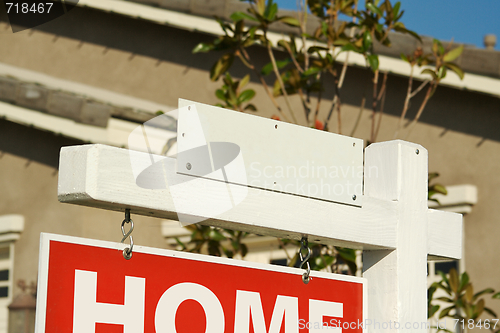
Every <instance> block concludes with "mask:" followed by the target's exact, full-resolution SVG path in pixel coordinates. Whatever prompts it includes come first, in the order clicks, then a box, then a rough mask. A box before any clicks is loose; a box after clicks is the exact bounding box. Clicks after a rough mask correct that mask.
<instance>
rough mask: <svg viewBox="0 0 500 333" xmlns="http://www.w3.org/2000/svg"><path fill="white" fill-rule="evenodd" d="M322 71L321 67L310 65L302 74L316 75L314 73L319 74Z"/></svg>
mask: <svg viewBox="0 0 500 333" xmlns="http://www.w3.org/2000/svg"><path fill="white" fill-rule="evenodd" d="M320 71H321V68H318V67H309V69H308V70H306V71H304V73H302V75H304V76H310V75H314V74H317V73H319V72H320Z"/></svg>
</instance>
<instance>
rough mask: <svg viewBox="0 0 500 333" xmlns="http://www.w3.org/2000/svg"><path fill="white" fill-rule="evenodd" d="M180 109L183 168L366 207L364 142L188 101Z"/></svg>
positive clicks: (194, 173) (179, 141)
mask: <svg viewBox="0 0 500 333" xmlns="http://www.w3.org/2000/svg"><path fill="white" fill-rule="evenodd" d="M178 112H179V119H178V132H177V144H178V152H179V153H178V156H177V161H178V164H177V168H178V169H177V172H180V173H183V174H186V175H191V176H199V177H205V178H209V179H214V180H220V181H226V182H230V183H234V184H240V185H248V186H252V187H257V188H261V189H266V190H272V191H279V192H284V193H290V194H296V195H301V196H305V197H310V198H317V199H323V200H329V201H334V202H339V203H344V204H348V205H354V206H361V204H362V194H363V193H362V189H363V146H364V145H363V140H361V139H356V138H352V137H348V136H344V135H338V134H334V133H328V132H324V131H318V130H316V129H312V128H307V127H304V126H298V125H294V124H289V123H285V122H281V121H277V120H272V119H266V118H263V117H258V116H255V115H250V114H245V113H242V112H234V111H228V110H226V109H223V108H219V107H215V106H211V105H206V104H202V103H196V102H192V101H188V100H184V99H179V110H178ZM217 148H218V149H217ZM221 161H223V162H224V163H221ZM218 164H219V165H218ZM228 177H229V178H228Z"/></svg>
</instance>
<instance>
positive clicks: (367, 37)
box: [363, 31, 372, 50]
mask: <svg viewBox="0 0 500 333" xmlns="http://www.w3.org/2000/svg"><path fill="white" fill-rule="evenodd" d="M370 46H372V35H371V34H370V33H369V32H368V31H366V32H365V34H364V36H363V48H364V49H365V50H369V49H370Z"/></svg>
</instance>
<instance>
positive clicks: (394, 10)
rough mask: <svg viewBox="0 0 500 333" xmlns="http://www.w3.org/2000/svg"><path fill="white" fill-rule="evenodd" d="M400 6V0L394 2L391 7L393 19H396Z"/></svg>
mask: <svg viewBox="0 0 500 333" xmlns="http://www.w3.org/2000/svg"><path fill="white" fill-rule="evenodd" d="M400 7H401V2H399V1H398V2H396V4H395V5H394V7H393V8H392V17H393V18H394V20H395V21H397V19H398V14H399V8H400Z"/></svg>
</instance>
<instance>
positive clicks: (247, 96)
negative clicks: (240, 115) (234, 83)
mask: <svg viewBox="0 0 500 333" xmlns="http://www.w3.org/2000/svg"><path fill="white" fill-rule="evenodd" d="M254 96H255V90H253V89H247V90H245V91H243V92H242V93H241V94H240V96H238V103H239V104H242V103H245V102H248V101H250V100H251V99H252V98H253V97H254Z"/></svg>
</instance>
